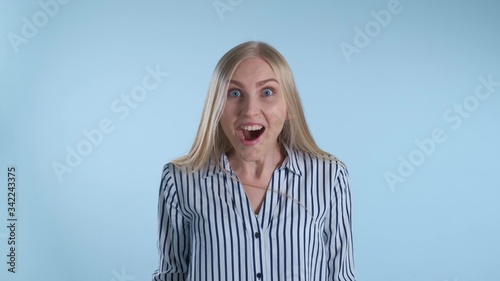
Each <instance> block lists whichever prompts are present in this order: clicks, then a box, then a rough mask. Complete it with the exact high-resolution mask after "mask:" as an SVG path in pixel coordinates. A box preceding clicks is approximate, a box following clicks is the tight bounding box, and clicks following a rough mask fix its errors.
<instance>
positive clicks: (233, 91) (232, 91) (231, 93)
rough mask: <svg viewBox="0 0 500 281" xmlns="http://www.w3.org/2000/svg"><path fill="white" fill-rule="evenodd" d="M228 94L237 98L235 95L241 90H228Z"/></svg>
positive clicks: (239, 93)
mask: <svg viewBox="0 0 500 281" xmlns="http://www.w3.org/2000/svg"><path fill="white" fill-rule="evenodd" d="M229 96H231V97H236V98H237V97H240V96H241V92H240V90H230V91H229Z"/></svg>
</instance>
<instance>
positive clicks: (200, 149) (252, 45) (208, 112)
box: [172, 41, 335, 171]
mask: <svg viewBox="0 0 500 281" xmlns="http://www.w3.org/2000/svg"><path fill="white" fill-rule="evenodd" d="M252 57H258V58H261V59H263V60H265V61H266V62H267V63H269V65H270V66H271V68H272V69H273V71H274V73H275V74H276V77H277V78H278V83H279V85H280V87H281V91H282V92H283V93H284V98H285V102H286V106H287V112H288V119H287V120H286V121H285V124H284V126H283V130H282V131H281V133H280V135H279V136H278V141H279V142H280V143H281V144H286V145H287V146H288V147H289V148H290V149H294V150H299V151H303V152H308V153H312V154H315V155H318V156H321V157H326V158H329V159H335V158H334V157H333V156H332V155H330V154H329V153H327V152H325V151H323V150H321V149H320V148H319V147H318V146H317V145H316V142H315V141H314V139H313V137H312V135H311V133H310V131H309V128H308V126H307V123H306V119H305V116H304V111H303V109H302V102H301V101H300V97H299V93H298V91H297V87H296V86H295V81H294V78H293V74H292V71H291V69H290V66H289V65H288V62H287V61H286V60H285V58H284V57H283V56H282V55H281V54H280V53H279V52H278V51H277V50H276V49H274V48H273V47H272V46H270V45H268V44H266V43H263V42H257V41H249V42H245V43H242V44H240V45H238V46H236V47H234V48H232V49H231V50H229V51H228V52H227V53H226V54H224V56H222V58H221V59H220V60H219V62H218V63H217V65H216V67H215V70H214V72H213V74H212V79H211V81H210V86H209V88H208V93H207V97H206V99H205V105H204V108H203V114H202V116H201V120H200V124H199V126H198V132H197V134H196V138H195V140H194V142H193V145H192V147H191V150H190V151H189V153H188V154H187V155H184V156H182V157H179V158H177V159H174V160H173V161H172V163H174V164H175V165H177V166H179V167H189V168H190V170H191V171H197V170H199V169H200V168H202V167H203V166H204V165H206V164H207V163H209V161H210V160H211V159H213V160H215V161H216V162H217V163H218V164H219V165H221V163H220V156H221V155H222V154H223V153H226V152H228V151H229V150H230V149H231V148H232V146H231V143H230V142H229V140H228V138H227V137H226V135H225V134H224V132H223V131H222V128H221V126H220V125H219V120H220V118H221V115H222V112H223V110H224V106H225V103H226V98H227V88H228V84H229V81H230V79H231V77H232V76H233V73H234V71H235V69H236V68H237V67H238V65H239V63H240V62H241V61H243V60H245V59H248V58H252Z"/></svg>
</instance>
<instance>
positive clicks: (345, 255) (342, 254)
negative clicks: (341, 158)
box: [324, 162, 355, 281]
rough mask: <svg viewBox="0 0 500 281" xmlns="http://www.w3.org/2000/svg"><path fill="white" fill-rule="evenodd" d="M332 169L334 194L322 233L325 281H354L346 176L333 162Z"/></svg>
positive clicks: (343, 166) (345, 170)
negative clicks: (325, 261)
mask: <svg viewBox="0 0 500 281" xmlns="http://www.w3.org/2000/svg"><path fill="white" fill-rule="evenodd" d="M332 165H333V166H335V165H336V166H337V169H336V171H337V172H336V175H335V178H334V179H333V180H334V181H335V182H334V183H333V187H334V190H333V192H332V198H331V203H330V210H329V214H328V216H327V218H326V221H325V229H324V231H325V232H324V235H325V236H324V237H325V241H326V243H327V251H328V252H327V255H328V280H332V281H354V280H355V277H354V256H353V245H352V232H351V229H352V222H351V192H350V187H349V179H348V177H349V175H348V172H347V168H346V167H345V165H344V164H343V163H342V162H337V163H335V162H334V163H332ZM334 171H335V169H334Z"/></svg>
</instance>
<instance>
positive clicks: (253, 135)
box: [243, 130, 262, 141]
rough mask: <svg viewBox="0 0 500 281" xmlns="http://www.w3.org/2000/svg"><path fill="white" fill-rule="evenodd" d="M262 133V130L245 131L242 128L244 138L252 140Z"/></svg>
mask: <svg viewBox="0 0 500 281" xmlns="http://www.w3.org/2000/svg"><path fill="white" fill-rule="evenodd" d="M261 133H262V130H257V131H247V130H243V136H245V140H249V141H251V140H254V139H256V138H258V137H259V136H260V134H261Z"/></svg>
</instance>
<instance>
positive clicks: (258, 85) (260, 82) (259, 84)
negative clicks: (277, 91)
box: [229, 78, 279, 87]
mask: <svg viewBox="0 0 500 281" xmlns="http://www.w3.org/2000/svg"><path fill="white" fill-rule="evenodd" d="M271 81H274V82H276V83H277V84H278V85H279V83H278V80H276V79H274V78H269V79H266V80H262V81H259V82H257V83H255V84H256V85H257V87H260V86H262V85H264V84H266V83H268V82H271ZM229 83H232V84H235V85H236V86H238V87H243V83H241V82H239V81H236V80H231V81H229Z"/></svg>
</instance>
